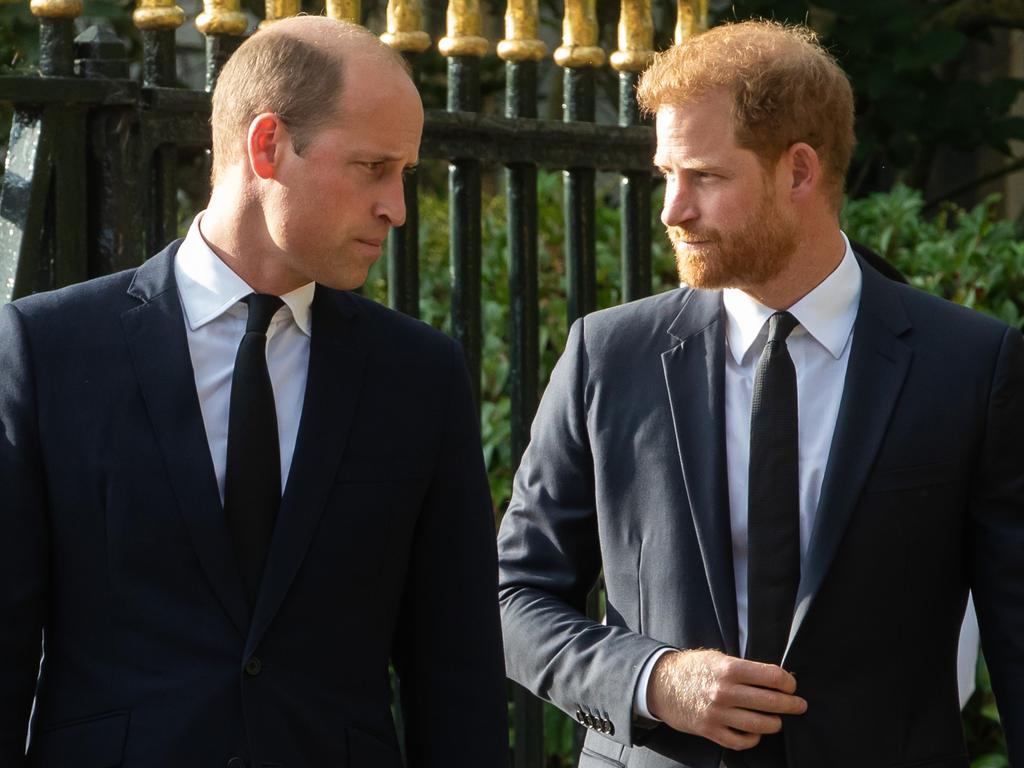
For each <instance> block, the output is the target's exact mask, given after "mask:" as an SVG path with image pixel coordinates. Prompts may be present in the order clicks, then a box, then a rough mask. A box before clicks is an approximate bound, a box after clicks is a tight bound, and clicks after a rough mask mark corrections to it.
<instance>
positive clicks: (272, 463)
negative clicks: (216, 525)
mask: <svg viewBox="0 0 1024 768" xmlns="http://www.w3.org/2000/svg"><path fill="white" fill-rule="evenodd" d="M243 301H244V302H245V303H246V304H248V305H249V319H248V320H247V322H246V325H245V334H244V335H243V336H242V341H241V343H240V344H239V345H238V353H237V354H236V355H235V371H234V373H233V374H232V376H231V407H230V410H229V416H228V459H227V471H226V474H225V478H224V515H225V517H226V519H227V525H228V533H229V534H230V536H231V543H232V544H233V545H234V548H235V557H236V559H237V561H238V568H239V570H240V571H241V574H242V582H243V584H244V585H245V593H246V596H247V597H248V598H249V606H250V607H252V606H254V605H255V604H256V595H257V594H258V593H259V588H260V579H261V578H262V577H263V563H264V560H266V557H267V549H268V548H269V546H270V537H271V535H272V534H273V532H274V522H275V521H276V519H277V509H278V507H279V506H280V505H281V449H280V446H279V444H278V438H277V412H276V411H275V410H274V390H273V387H272V386H271V384H270V373H269V372H268V371H267V328H268V327H269V326H270V318H271V317H273V316H274V313H275V312H276V311H277V309H278V307H280V306H281V303H282V302H281V299H279V298H278V297H277V296H268V295H266V294H261V293H254V294H251V295H250V296H247V297H246V298H245V299H243Z"/></svg>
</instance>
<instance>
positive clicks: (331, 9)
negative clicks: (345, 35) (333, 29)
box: [327, 0, 362, 24]
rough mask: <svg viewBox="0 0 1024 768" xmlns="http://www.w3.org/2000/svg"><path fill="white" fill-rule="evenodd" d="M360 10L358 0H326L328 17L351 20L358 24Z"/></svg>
mask: <svg viewBox="0 0 1024 768" xmlns="http://www.w3.org/2000/svg"><path fill="white" fill-rule="evenodd" d="M361 11H362V8H360V7H359V0H327V18H329V19H338V21H351V22H352V23H353V24H358V23H359V17H360V14H361Z"/></svg>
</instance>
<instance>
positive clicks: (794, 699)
mask: <svg viewBox="0 0 1024 768" xmlns="http://www.w3.org/2000/svg"><path fill="white" fill-rule="evenodd" d="M733 703H734V704H735V705H736V706H738V707H742V708H743V709H750V710H755V711H757V712H768V713H771V714H777V715H802V714H803V713H804V712H806V711H807V700H806V699H802V698H800V697H799V696H793V695H791V694H788V693H780V692H779V691H772V690H768V689H767V688H755V687H753V686H749V685H748V686H741V687H737V688H736V689H734V698H733Z"/></svg>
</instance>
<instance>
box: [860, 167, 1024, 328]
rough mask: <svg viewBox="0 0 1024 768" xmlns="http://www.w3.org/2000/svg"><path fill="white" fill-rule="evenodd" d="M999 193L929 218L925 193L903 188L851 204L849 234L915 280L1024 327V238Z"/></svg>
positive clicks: (931, 290) (1007, 321) (936, 292)
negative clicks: (1004, 213)
mask: <svg viewBox="0 0 1024 768" xmlns="http://www.w3.org/2000/svg"><path fill="white" fill-rule="evenodd" d="M998 202H999V200H998V197H997V196H991V197H989V198H987V199H986V200H985V201H984V202H982V203H980V204H978V205H977V206H975V207H974V208H973V209H972V210H970V211H965V210H961V209H958V208H956V207H955V206H952V205H946V206H944V207H942V208H941V210H940V211H939V212H938V214H936V215H935V216H932V217H930V218H929V217H924V216H922V208H923V206H924V203H923V200H922V197H921V193H920V192H918V191H917V190H912V189H909V188H908V187H904V186H896V187H894V188H893V190H892V191H891V192H889V193H885V194H875V195H871V196H870V197H868V198H865V199H863V200H854V201H851V202H849V203H847V205H846V209H845V210H844V220H845V225H844V226H845V229H846V233H847V234H848V235H849V236H850V237H851V238H852V239H854V240H858V241H860V242H862V243H864V244H865V245H868V246H869V247H872V248H874V249H875V250H877V251H878V252H879V253H880V254H881V255H883V256H884V257H885V258H886V259H888V260H889V261H890V262H891V263H892V264H893V265H894V266H895V267H896V268H897V269H899V270H900V271H901V272H903V274H905V275H906V276H907V278H908V279H909V281H910V282H911V283H912V284H913V285H915V286H917V287H918V288H922V289H923V290H926V291H928V292H929V293H934V294H936V295H937V296H942V297H943V298H945V299H949V300H950V301H955V302H957V303H959V304H963V305H965V306H968V307H973V308H974V309H977V310H979V311H981V312H985V313H986V314H989V315H993V316H995V317H998V318H999V319H1000V320H1002V321H1003V322H1005V323H1009V324H1010V325H1014V326H1017V327H1018V328H1019V327H1021V326H1022V325H1024V237H1022V233H1021V232H1019V231H1017V230H1016V228H1015V225H1014V224H1013V223H1012V222H1010V221H1007V220H1005V219H1000V218H999V217H998V213H997V211H998Z"/></svg>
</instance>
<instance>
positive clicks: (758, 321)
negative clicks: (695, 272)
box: [633, 234, 861, 720]
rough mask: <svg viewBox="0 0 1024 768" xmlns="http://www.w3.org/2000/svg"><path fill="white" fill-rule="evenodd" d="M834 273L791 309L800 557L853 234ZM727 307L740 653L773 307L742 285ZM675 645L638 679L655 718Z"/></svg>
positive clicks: (825, 450) (853, 264) (639, 695)
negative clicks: (759, 411)
mask: <svg viewBox="0 0 1024 768" xmlns="http://www.w3.org/2000/svg"><path fill="white" fill-rule="evenodd" d="M843 242H844V243H845V245H846V253H845V254H844V256H843V259H842V261H840V263H839V266H838V267H836V268H835V269H834V270H833V271H832V273H831V274H830V275H829V276H828V277H826V278H825V279H824V280H822V281H821V282H820V283H819V284H818V285H817V286H816V287H815V288H814V289H813V290H812V291H811V292H810V293H808V294H807V295H805V296H804V297H803V298H802V299H800V300H799V301H798V302H796V304H794V305H793V306H791V307H790V308H789V312H790V314H792V315H793V316H794V317H795V318H796V319H797V321H798V322H799V323H800V325H798V326H797V327H796V328H795V329H794V330H793V332H792V333H791V334H790V336H789V338H788V339H787V340H786V347H787V348H788V349H789V354H790V357H792V358H793V366H794V368H795V369H796V386H797V420H798V433H799V438H798V439H799V457H800V458H799V461H800V557H801V560H802V559H803V558H804V557H805V556H806V555H807V543H808V541H809V540H810V536H811V529H812V527H813V525H814V519H815V515H816V513H817V510H818V497H819V495H820V494H821V481H822V479H823V478H824V476H825V467H826V465H827V464H828V455H829V450H830V448H831V445H832V433H833V432H834V431H835V426H836V417H837V416H838V415H839V403H840V400H841V399H842V396H843V382H844V380H845V378H846V367H847V364H848V363H849V360H850V346H851V344H852V340H853V323H854V320H856V318H857V307H858V305H859V303H860V291H861V271H860V265H859V264H858V263H857V259H856V257H855V256H854V255H853V249H852V248H851V247H850V241H849V240H848V239H847V238H846V235H845V234H844V235H843ZM722 297H723V304H724V306H725V338H726V346H727V347H728V350H729V352H728V354H726V356H725V449H726V468H727V475H728V484H729V523H730V526H731V530H732V563H733V574H734V576H735V580H736V612H737V618H738V620H739V642H740V653H741V654H742V653H744V651H745V649H746V645H747V477H748V471H749V466H750V410H751V403H752V400H753V390H754V373H755V370H756V368H757V361H758V358H760V356H761V351H762V350H763V349H764V344H765V339H766V337H767V334H768V330H767V329H768V318H769V317H770V316H771V315H772V314H773V313H774V312H775V310H773V309H771V308H769V307H766V306H764V305H763V304H761V303H760V302H758V301H756V300H755V299H753V298H751V297H750V296H748V295H747V294H745V293H743V291H740V290H737V289H726V290H725V291H723V292H722ZM669 650H671V649H669V648H663V649H661V650H660V651H657V652H655V653H654V654H653V655H652V656H651V658H649V659H648V660H647V662H646V664H645V665H644V668H643V670H642V672H641V675H640V679H639V681H638V683H637V687H636V692H635V697H634V701H633V711H634V712H635V713H636V714H637V715H639V716H640V717H643V718H646V719H648V720H655V719H656V718H654V717H653V716H652V715H651V713H650V711H649V710H648V708H647V686H648V684H649V682H650V676H651V671H652V670H653V669H654V664H655V662H656V661H657V660H658V659H659V658H660V657H661V655H662V654H663V653H667V652H668V651H669Z"/></svg>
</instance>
